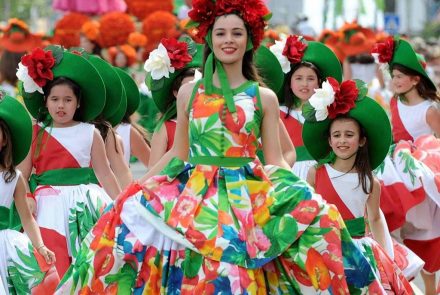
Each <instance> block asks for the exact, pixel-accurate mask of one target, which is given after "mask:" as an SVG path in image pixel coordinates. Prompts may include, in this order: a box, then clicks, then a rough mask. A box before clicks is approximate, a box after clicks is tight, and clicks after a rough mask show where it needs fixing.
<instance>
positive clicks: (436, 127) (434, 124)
mask: <svg viewBox="0 0 440 295" xmlns="http://www.w3.org/2000/svg"><path fill="white" fill-rule="evenodd" d="M426 123H428V125H429V127H431V129H432V131H434V134H435V136H437V137H439V136H440V111H439V110H438V108H437V107H434V106H432V107H430V108H429V109H428V111H427V112H426Z"/></svg>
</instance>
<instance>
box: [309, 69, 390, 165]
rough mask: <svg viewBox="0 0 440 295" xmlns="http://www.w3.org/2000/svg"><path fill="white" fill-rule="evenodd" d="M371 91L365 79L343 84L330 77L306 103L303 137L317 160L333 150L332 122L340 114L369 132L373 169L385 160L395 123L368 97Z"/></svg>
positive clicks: (370, 157) (368, 140) (370, 156)
mask: <svg viewBox="0 0 440 295" xmlns="http://www.w3.org/2000/svg"><path fill="white" fill-rule="evenodd" d="M367 92H368V88H367V85H366V84H365V83H364V82H363V81H361V80H356V81H354V80H347V81H344V82H342V83H341V84H339V83H338V81H336V80H335V79H334V78H327V81H324V83H323V85H322V88H320V89H317V90H316V91H315V94H314V95H312V97H311V98H310V99H309V101H308V102H307V103H305V104H304V105H303V116H304V118H305V122H304V126H303V132H302V138H303V141H304V146H305V147H306V148H307V151H308V152H309V153H310V155H311V156H312V157H313V158H314V159H315V160H317V161H319V160H323V159H325V158H327V157H328V155H329V153H330V152H331V147H330V144H329V141H328V137H329V128H330V124H331V122H332V121H333V120H334V119H335V118H337V117H338V116H348V117H350V118H353V119H355V120H356V121H357V122H358V123H359V124H360V125H361V126H362V127H363V128H364V129H365V131H366V136H367V144H368V155H369V161H370V166H371V168H372V169H375V168H376V167H378V166H379V165H380V164H381V163H382V162H383V160H384V159H385V157H386V155H387V153H388V150H389V147H390V144H391V124H390V121H389V119H388V116H387V114H386V113H385V111H384V109H383V108H382V107H381V106H380V105H379V104H378V103H377V102H376V101H374V100H373V99H372V98H370V97H367V96H366V94H367Z"/></svg>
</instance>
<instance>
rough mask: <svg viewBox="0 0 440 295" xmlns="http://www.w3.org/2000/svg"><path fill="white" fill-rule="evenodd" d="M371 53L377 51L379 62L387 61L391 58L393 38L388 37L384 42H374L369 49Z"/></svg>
mask: <svg viewBox="0 0 440 295" xmlns="http://www.w3.org/2000/svg"><path fill="white" fill-rule="evenodd" d="M371 53H372V54H373V53H377V54H378V57H379V62H380V63H389V62H391V60H392V59H393V53H394V39H393V37H388V38H387V39H385V42H382V43H376V44H375V45H374V46H373V49H372V50H371Z"/></svg>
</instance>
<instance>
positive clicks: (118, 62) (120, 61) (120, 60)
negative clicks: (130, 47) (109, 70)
mask: <svg viewBox="0 0 440 295" xmlns="http://www.w3.org/2000/svg"><path fill="white" fill-rule="evenodd" d="M115 66H116V67H118V68H125V67H126V66H127V58H126V57H125V54H124V53H122V52H118V53H117V54H116V57H115Z"/></svg>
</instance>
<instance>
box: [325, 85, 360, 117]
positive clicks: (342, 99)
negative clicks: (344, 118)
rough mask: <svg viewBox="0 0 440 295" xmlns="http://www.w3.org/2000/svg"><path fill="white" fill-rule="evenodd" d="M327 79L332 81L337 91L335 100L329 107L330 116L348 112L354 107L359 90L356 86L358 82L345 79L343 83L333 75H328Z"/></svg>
mask: <svg viewBox="0 0 440 295" xmlns="http://www.w3.org/2000/svg"><path fill="white" fill-rule="evenodd" d="M327 81H328V82H330V84H331V85H332V87H333V90H334V91H335V100H334V102H333V103H332V104H331V105H329V106H328V107H327V109H328V117H329V118H330V119H334V118H336V117H337V116H338V115H343V114H346V113H348V112H349V111H350V110H351V109H352V108H354V106H355V105H356V104H355V101H356V99H357V97H358V95H359V90H358V89H357V87H356V82H354V81H353V80H347V81H344V82H342V83H341V85H339V83H338V81H337V80H336V79H334V78H332V77H328V78H327Z"/></svg>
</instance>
